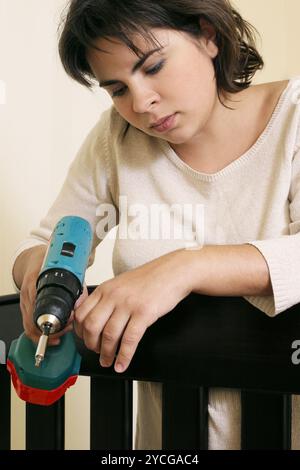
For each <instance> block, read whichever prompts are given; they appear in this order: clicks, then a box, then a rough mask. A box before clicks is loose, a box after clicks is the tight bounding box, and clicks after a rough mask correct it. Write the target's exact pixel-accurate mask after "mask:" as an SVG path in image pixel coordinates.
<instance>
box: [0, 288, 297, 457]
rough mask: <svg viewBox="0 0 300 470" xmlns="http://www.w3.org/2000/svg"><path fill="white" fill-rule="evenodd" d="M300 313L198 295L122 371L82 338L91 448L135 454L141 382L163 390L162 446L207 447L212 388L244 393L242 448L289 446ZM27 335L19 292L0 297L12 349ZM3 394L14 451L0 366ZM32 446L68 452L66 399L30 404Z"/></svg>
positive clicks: (4, 433) (152, 333) (0, 419)
mask: <svg viewBox="0 0 300 470" xmlns="http://www.w3.org/2000/svg"><path fill="white" fill-rule="evenodd" d="M92 289H93V287H90V288H89V290H90V291H92ZM299 313H300V305H296V306H294V307H293V308H291V309H289V310H287V311H286V312H283V313H282V314H280V315H278V316H277V317H275V318H269V317H268V316H266V315H265V314H264V313H262V312H260V311H259V310H258V309H256V308H255V307H253V306H252V305H251V304H249V303H248V302H247V301H246V300H245V299H243V298H236V297H224V298H223V297H218V298H217V297H206V296H200V295H196V294H192V295H190V296H188V297H187V298H186V299H184V300H183V301H182V302H181V303H180V304H178V305H177V307H176V308H175V309H174V310H173V311H172V312H170V313H169V314H168V315H166V316H164V317H163V318H161V319H160V320H159V321H157V322H156V323H155V324H154V325H152V326H151V327H150V328H149V329H148V330H147V331H146V333H145V335H144V337H143V338H142V340H141V342H140V345H139V347H138V349H137V351H136V354H135V356H134V358H133V360H132V363H131V365H130V367H129V368H128V369H127V371H126V372H125V373H123V374H121V375H119V374H117V373H115V372H114V371H113V369H112V368H109V369H103V368H100V366H99V361H98V357H97V355H96V354H95V353H93V352H92V351H89V350H87V349H86V348H85V347H84V345H83V343H82V342H81V341H80V340H79V339H77V347H78V349H79V351H80V353H81V355H82V358H83V359H82V367H81V371H80V373H81V375H85V376H90V377H91V423H90V427H91V443H90V444H91V449H92V450H106V449H131V448H132V431H133V430H132V382H133V380H137V381H154V382H160V383H162V384H163V422H162V440H163V443H162V447H163V449H173V450H176V449H207V448H208V396H209V389H210V388H212V387H217V388H218V387H222V388H233V389H239V390H240V391H241V404H242V405H241V406H242V423H241V443H242V448H243V449H290V448H291V394H300V379H299V377H300V374H299V372H300V365H299V366H297V365H296V364H294V363H293V362H292V354H293V353H294V352H295V350H294V349H293V347H292V345H293V343H294V341H295V340H297V339H300V315H299ZM21 331H22V324H21V315H20V311H19V297H18V295H11V296H4V297H0V340H1V341H2V345H3V344H5V346H6V352H7V351H8V349H9V346H10V343H11V341H12V340H13V339H14V338H16V337H17V336H19V334H20V333H21ZM2 362H3V361H2ZM294 362H295V361H294ZM0 393H1V402H0V449H1V450H7V449H10V380H9V375H8V373H7V371H6V367H5V364H1V360H0ZM45 420H46V422H47V423H48V425H47V427H45V426H44V425H43V426H42V423H45ZM34 429H39V432H38V433H36V432H32V430H34ZM26 448H27V449H29V450H31V449H33V450H34V449H49V450H50V449H64V398H62V399H61V400H60V401H59V402H58V403H56V404H54V405H52V406H50V407H39V406H35V405H28V404H27V405H26Z"/></svg>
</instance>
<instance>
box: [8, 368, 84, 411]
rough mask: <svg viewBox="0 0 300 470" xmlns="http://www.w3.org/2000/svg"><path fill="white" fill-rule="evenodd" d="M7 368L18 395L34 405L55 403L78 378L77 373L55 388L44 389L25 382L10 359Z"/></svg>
mask: <svg viewBox="0 0 300 470" xmlns="http://www.w3.org/2000/svg"><path fill="white" fill-rule="evenodd" d="M6 367H7V370H8V371H9V373H10V374H11V378H12V383H13V386H14V388H15V390H16V392H17V395H18V396H19V397H20V398H21V400H24V401H26V402H27V403H32V404H33V405H44V406H49V405H53V403H55V402H56V401H57V400H59V399H60V398H61V397H62V396H63V395H64V394H65V393H66V391H67V389H68V388H69V387H71V386H72V385H74V383H75V382H76V380H77V377H78V376H77V375H72V376H71V377H69V378H68V379H67V380H66V381H65V382H64V383H63V384H62V385H60V386H59V387H58V388H56V389H54V390H42V389H40V388H33V387H30V386H29V385H25V384H23V382H21V380H20V378H19V377H18V374H17V372H16V369H15V366H14V364H13V363H12V362H11V361H10V360H9V359H8V360H7V364H6Z"/></svg>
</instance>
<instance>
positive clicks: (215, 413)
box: [15, 77, 300, 449]
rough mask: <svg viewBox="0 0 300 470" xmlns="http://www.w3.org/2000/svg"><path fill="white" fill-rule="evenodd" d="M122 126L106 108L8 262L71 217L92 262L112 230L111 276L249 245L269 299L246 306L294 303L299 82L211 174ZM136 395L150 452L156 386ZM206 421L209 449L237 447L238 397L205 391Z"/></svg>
mask: <svg viewBox="0 0 300 470" xmlns="http://www.w3.org/2000/svg"><path fill="white" fill-rule="evenodd" d="M125 127H126V123H125V121H124V120H123V119H122V118H121V117H120V116H119V115H118V113H117V112H116V110H115V109H114V108H112V109H110V110H108V111H106V112H105V113H103V115H102V117H101V119H100V121H99V123H98V124H97V125H96V126H95V127H94V129H93V130H92V131H91V132H90V134H89V135H88V137H87V139H86V140H85V142H84V143H83V145H82V147H81V149H80V151H79V153H78V155H77V157H76V159H75V160H74V162H73V163H72V165H71V166H70V169H69V172H68V175H67V178H66V180H65V183H64V185H63V187H62V189H61V192H60V194H59V195H58V197H57V199H56V201H55V202H54V204H53V206H52V207H51V209H50V210H49V212H48V214H47V215H46V217H45V218H44V219H43V220H42V221H41V223H40V226H39V227H38V228H36V229H34V230H32V232H31V233H30V236H29V237H28V238H27V239H26V240H24V242H23V243H22V244H21V245H20V246H19V247H18V249H17V251H16V253H15V258H16V257H17V256H18V255H19V254H20V253H21V252H22V251H23V250H25V249H27V248H29V247H32V246H34V245H38V244H41V243H47V241H48V240H49V238H50V235H51V233H52V230H53V227H54V225H55V224H56V222H57V221H58V220H59V219H60V218H61V217H63V216H64V215H79V216H81V217H84V218H86V219H87V220H89V222H90V223H91V225H92V228H93V230H94V245H93V248H94V250H93V255H94V252H95V249H96V246H97V245H98V244H99V243H100V241H101V239H102V238H103V237H104V236H105V234H106V233H107V230H105V229H107V228H109V229H111V228H112V227H113V226H114V225H116V224H119V227H118V232H117V239H116V243H115V248H114V253H113V269H114V273H115V275H117V274H119V273H121V272H123V271H126V270H128V269H133V268H135V267H137V266H139V265H141V264H143V263H146V262H147V261H150V260H152V259H154V258H156V257H158V256H161V255H163V254H165V253H168V252H170V251H174V250H176V249H179V248H183V247H187V246H198V245H201V244H202V243H203V244H243V243H251V244H253V245H255V246H256V247H257V248H258V249H259V250H260V252H261V253H262V255H263V256H264V258H265V259H266V262H267V264H268V267H269V270H270V276H271V281H272V286H273V292H274V296H270V297H246V299H247V300H248V301H249V302H251V303H252V304H253V305H255V306H256V307H258V308H259V309H260V310H262V311H263V312H265V313H266V314H267V315H269V316H274V315H277V314H278V313H280V312H283V311H284V310H286V309H288V308H289V307H291V306H292V305H295V304H297V303H300V77H296V78H294V79H292V80H290V82H289V84H288V86H287V88H286V89H285V91H284V92H283V94H282V95H281V98H280V100H279V102H278V104H277V106H276V108H275V110H274V112H273V115H272V117H271V119H270V121H269V123H268V125H267V127H266V128H265V130H264V131H263V133H262V134H261V135H260V137H259V138H258V140H257V141H256V143H255V144H254V145H253V146H252V147H251V148H250V149H249V150H248V151H247V152H246V153H245V154H243V155H241V156H240V157H239V158H238V159H236V160H235V161H234V162H233V163H231V164H229V165H228V166H226V167H225V168H224V169H223V170H221V171H219V172H217V173H215V174H210V175H208V174H204V173H200V172H198V171H195V170H194V169H192V168H191V167H189V166H188V165H187V164H185V163H184V162H183V161H182V160H181V159H180V158H179V156H178V155H177V154H176V153H175V152H174V151H173V150H172V149H171V147H170V146H169V145H168V144H167V142H165V141H163V140H160V139H157V138H154V137H150V136H147V135H145V134H144V133H142V132H140V131H138V130H137V129H135V128H133V127H130V128H129V130H128V132H127V133H126V135H125V136H124V129H125ZM212 158H213V155H212ZM184 205H185V206H184ZM183 207H186V208H187V210H186V212H184V214H185V217H184V218H183V217H182V214H183V212H182V208H183ZM158 209H159V210H158ZM159 211H161V212H159ZM158 213H160V214H163V216H162V218H161V219H159V217H157V214H158ZM155 214H156V216H155ZM164 218H165V220H168V221H169V224H171V225H172V227H173V228H176V229H180V228H182V225H184V226H185V232H180V230H179V233H180V234H181V235H180V236H175V235H174V231H176V230H174V231H172V230H171V231H170V233H168V231H167V232H166V231H165V232H164V231H163V230H161V233H160V232H159V231H157V230H154V229H156V228H157V227H158V226H159V228H160V229H163V220H164ZM166 218H167V219H166ZM137 226H138V227H139V230H137ZM142 226H143V228H144V229H145V227H146V228H147V230H144V231H143V229H142V230H140V229H141V227H142ZM128 227H129V228H128ZM149 227H150V228H151V229H152V232H151V230H149ZM130 230H131V232H130ZM137 234H138V235H137ZM166 234H167V235H166ZM93 255H92V257H91V262H92V261H93ZM139 387H140V389H139V392H140V395H139V418H138V427H137V431H138V432H137V446H138V447H142V448H153V449H155V448H156V449H157V448H159V447H160V439H161V435H160V430H159V423H160V419H161V415H160V400H161V388H160V384H151V383H147V384H143V383H142V384H140V386H139ZM296 401H297V400H296V399H294V414H295V406H296ZM151 402H152V406H150V403H151ZM151 410H152V411H151ZM149 412H150V414H151V413H152V415H151V416H149ZM209 416H210V427H209V446H210V448H211V449H213V448H214V449H216V448H223V449H225V448H226V449H229V448H231V449H232V448H238V447H239V445H240V443H239V422H240V401H239V393H238V392H236V391H230V390H227V391H226V390H216V389H212V390H211V391H210V405H209ZM297 421H298V422H299V419H298V420H297ZM151 423H152V426H151ZM144 424H145V426H144ZM295 426H296V422H294V428H293V438H294V441H295V439H296V438H295V436H296V434H297V432H296V428H295ZM299 436H300V434H299ZM297 440H298V439H297ZM298 441H299V440H298ZM298 445H299V446H300V442H298ZM294 448H295V443H294Z"/></svg>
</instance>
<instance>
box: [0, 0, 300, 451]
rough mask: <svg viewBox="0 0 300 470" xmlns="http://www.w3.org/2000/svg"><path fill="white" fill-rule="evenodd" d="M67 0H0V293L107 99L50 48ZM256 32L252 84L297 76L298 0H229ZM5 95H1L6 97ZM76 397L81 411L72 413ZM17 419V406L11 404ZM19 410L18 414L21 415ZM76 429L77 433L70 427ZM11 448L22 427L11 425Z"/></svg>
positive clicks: (90, 278) (94, 279) (106, 254)
mask: <svg viewBox="0 0 300 470" xmlns="http://www.w3.org/2000/svg"><path fill="white" fill-rule="evenodd" d="M65 3H66V0H0V200H1V204H0V220H1V231H0V266H1V273H0V295H3V294H9V293H12V292H13V286H12V283H11V277H10V268H11V266H10V264H11V257H12V254H13V251H14V249H15V247H16V245H17V244H18V243H19V242H20V241H21V240H22V239H23V238H24V237H25V236H26V235H27V233H28V231H29V230H30V228H32V227H34V226H36V225H37V224H38V222H39V220H40V218H41V217H42V216H43V215H44V213H45V211H46V210H47V209H48V207H49V206H50V204H51V202H52V201H53V198H54V197H55V195H56V194H57V192H58V190H59V188H60V186H61V184H62V182H63V179H64V176H65V174H66V171H67V168H68V166H69V164H70V162H71V160H72V159H73V157H74V155H75V153H76V151H77V149H78V147H79V145H80V143H81V142H82V140H83V138H84V136H85V135H86V133H87V132H88V130H89V129H90V128H91V127H92V125H93V124H94V123H95V122H96V120H97V119H98V117H99V115H100V113H101V112H102V111H103V110H104V109H105V108H107V107H108V106H109V104H110V100H109V99H108V98H107V97H106V96H105V95H104V94H103V93H102V92H101V91H100V90H99V91H97V93H94V94H92V93H90V92H88V91H86V90H85V89H84V88H83V87H80V86H79V85H77V84H76V83H73V82H72V81H71V80H70V79H68V78H67V77H66V76H65V74H64V72H63V70H62V67H61V66H60V64H59V60H58V57H57V51H56V43H57V38H56V27H57V23H58V18H59V12H60V11H61V9H62V7H63V5H65ZM234 4H235V5H236V7H237V8H238V9H239V10H240V12H241V13H242V14H243V15H244V16H245V18H246V19H248V20H249V21H250V22H253V24H254V25H255V26H256V27H257V28H258V30H259V31H260V33H261V37H262V39H261V51H262V53H263V56H264V59H265V62H266V68H265V70H264V71H263V72H261V73H259V75H258V76H257V79H256V83H259V82H267V81H275V80H281V79H285V78H288V77H291V76H293V75H298V74H299V75H300V54H299V36H298V32H297V31H298V29H297V28H298V20H299V17H300V1H299V0H285V1H283V0H235V2H234ZM5 94H6V99H4V98H5V97H4V95H5ZM112 243H113V242H112V241H104V243H103V244H101V246H100V247H99V249H98V254H97V258H96V262H95V264H94V266H93V267H92V268H91V269H90V270H89V271H88V273H87V282H88V283H89V284H93V283H100V282H102V281H103V280H104V279H106V278H108V277H110V276H112V270H111V250H112ZM87 391H88V380H86V379H84V380H82V381H81V382H80V384H79V386H77V388H76V390H75V387H74V388H73V390H72V391H70V392H68V396H67V416H69V417H70V418H69V419H68V420H67V429H72V430H73V432H72V433H69V432H67V438H66V440H67V447H68V448H75V449H76V448H77V449H80V448H87V447H88V439H89V435H88V417H89V409H88V401H87V399H86V396H87ZM78 400H80V403H82V406H81V407H80V410H81V413H79V414H78V406H77V407H76V408H77V412H76V413H74V412H72V410H73V408H72V407H75V403H76V401H77V403H78ZM12 408H13V414H14V416H17V420H18V421H19V422H20V416H22V413H24V408H23V404H21V403H20V401H19V400H17V399H14V401H13V405H12ZM20 413H21V414H20ZM74 430H75V432H74ZM13 443H14V447H15V448H22V447H23V446H24V429H23V427H22V426H16V425H15V426H14V427H13Z"/></svg>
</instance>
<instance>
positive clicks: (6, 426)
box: [0, 364, 11, 450]
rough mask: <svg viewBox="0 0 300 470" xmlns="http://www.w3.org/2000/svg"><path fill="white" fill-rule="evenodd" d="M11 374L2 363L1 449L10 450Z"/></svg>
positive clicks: (0, 378)
mask: <svg viewBox="0 0 300 470" xmlns="http://www.w3.org/2000/svg"><path fill="white" fill-rule="evenodd" d="M10 399H11V397H10V375H9V373H8V372H7V370H6V366H5V365H4V364H0V402H1V406H0V450H10Z"/></svg>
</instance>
